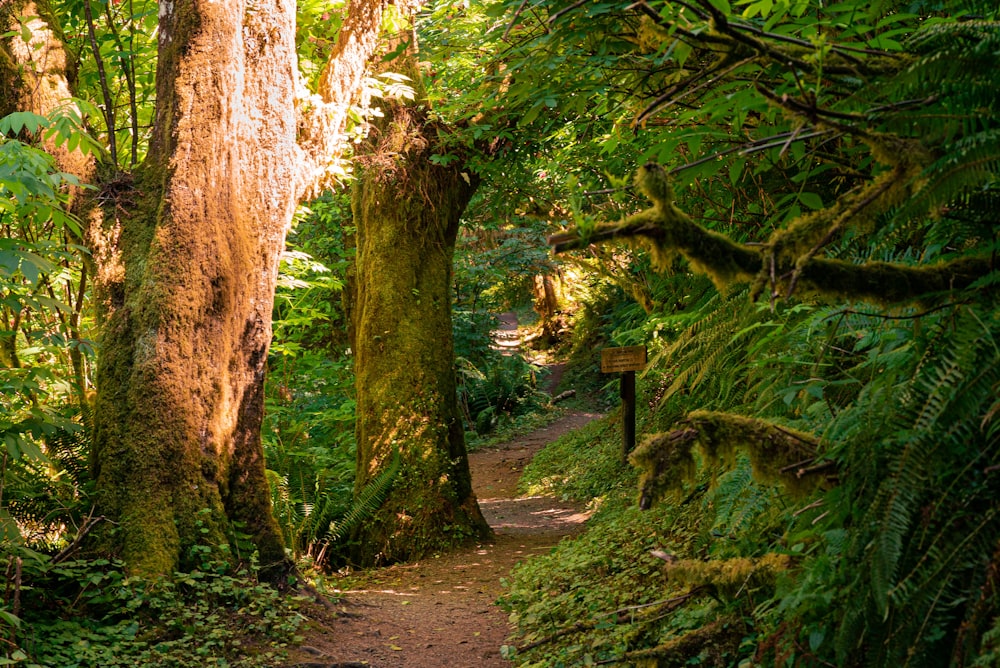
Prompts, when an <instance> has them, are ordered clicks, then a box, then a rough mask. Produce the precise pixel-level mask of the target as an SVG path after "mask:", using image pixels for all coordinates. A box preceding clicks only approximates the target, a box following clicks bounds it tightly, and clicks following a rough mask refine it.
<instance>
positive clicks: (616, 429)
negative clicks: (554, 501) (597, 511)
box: [518, 415, 636, 502]
mask: <svg viewBox="0 0 1000 668" xmlns="http://www.w3.org/2000/svg"><path fill="white" fill-rule="evenodd" d="M635 481H636V478H635V472H634V471H633V470H632V469H631V468H630V467H629V466H627V465H626V464H625V462H624V459H623V457H622V444H621V419H620V416H619V415H613V416H611V417H607V418H603V419H601V420H595V421H593V422H591V423H590V424H588V425H587V426H585V427H583V428H582V429H579V430H577V431H574V432H572V433H569V434H566V435H565V436H562V437H560V438H559V439H557V440H556V441H555V442H553V443H550V444H549V445H548V446H546V447H545V449H544V450H542V451H541V452H539V453H538V454H537V455H535V457H534V458H532V460H531V463H529V464H528V465H527V466H526V467H525V469H524V473H523V474H522V475H521V480H520V482H519V483H518V484H519V488H520V490H521V491H522V492H524V493H526V494H531V495H535V494H549V495H552V496H556V497H559V498H562V499H572V500H574V501H582V502H589V501H591V500H592V499H598V498H603V497H605V496H606V495H608V494H611V493H613V492H616V493H617V494H621V493H622V492H623V491H627V493H629V494H631V493H632V490H634V489H635Z"/></svg>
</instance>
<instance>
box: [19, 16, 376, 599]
mask: <svg viewBox="0 0 1000 668" xmlns="http://www.w3.org/2000/svg"><path fill="white" fill-rule="evenodd" d="M387 4H388V3H387V2H386V0H357V1H356V2H354V3H352V5H351V7H350V10H349V14H348V15H347V16H346V17H345V20H344V28H343V30H342V31H341V36H340V40H339V42H338V45H337V48H336V49H335V51H334V54H333V55H332V56H331V61H330V63H328V70H327V73H326V74H325V76H324V84H323V86H322V87H321V90H320V91H319V93H318V94H315V95H310V96H307V97H304V98H303V97H300V96H299V95H298V93H299V90H298V89H297V82H298V72H297V65H296V55H295V40H294V38H295V5H294V3H293V2H291V1H290V0H269V1H268V2H266V3H265V4H264V5H261V4H260V3H259V2H256V0H244V1H237V2H231V3H218V2H213V1H211V0H179V1H178V2H162V3H160V14H159V32H158V35H159V54H158V63H157V107H156V117H155V128H154V132H153V139H152V142H151V145H150V147H149V151H148V154H147V156H148V157H147V159H146V161H145V162H144V164H143V165H142V166H141V167H140V168H139V169H138V170H137V171H136V173H135V174H124V173H122V172H121V171H120V170H119V169H118V167H117V166H116V165H107V166H106V168H105V169H104V170H102V177H100V181H101V182H100V183H99V186H100V188H101V194H102V197H101V199H102V201H104V202H105V203H106V204H107V205H106V207H105V211H104V213H105V216H104V217H103V219H101V218H100V217H94V218H93V219H92V220H90V221H88V222H90V224H91V225H92V226H93V227H92V229H91V230H90V234H89V237H90V239H91V240H92V242H93V243H92V245H93V246H94V248H93V249H92V250H93V254H94V257H95V259H96V260H97V262H98V271H97V275H96V287H95V293H96V296H97V300H98V304H99V306H98V311H99V317H100V321H101V328H102V337H101V342H100V343H101V352H100V359H99V368H98V374H97V385H98V394H97V400H96V406H95V428H94V435H93V441H94V448H93V464H94V470H95V476H96V481H97V485H96V486H97V501H98V505H99V509H100V512H101V513H102V514H104V515H106V516H108V517H109V518H110V519H112V520H113V521H114V523H115V525H116V527H117V528H116V529H115V530H114V531H108V532H105V533H104V534H103V535H102V536H101V537H100V539H99V543H98V546H99V547H100V548H101V549H103V550H107V551H109V552H112V553H116V554H119V555H121V556H122V557H123V558H124V560H125V562H126V564H127V566H128V568H129V570H130V571H131V572H133V573H140V574H145V575H169V574H170V573H172V572H173V571H174V570H175V569H177V568H178V567H184V566H186V565H187V564H189V563H191V560H192V559H193V558H194V557H195V556H196V552H197V550H192V548H197V547H199V546H209V547H212V546H219V545H222V544H225V543H227V542H228V537H230V536H231V535H232V533H233V530H234V528H235V529H239V530H240V531H242V532H246V533H249V534H250V535H251V536H252V537H253V541H254V543H255V545H256V547H257V550H258V553H259V557H260V563H261V566H262V567H263V569H264V572H263V575H264V577H266V578H268V579H271V580H272V581H276V582H281V581H282V580H283V578H284V576H285V575H286V574H287V573H288V571H289V569H290V563H289V562H288V560H287V558H286V556H285V552H284V543H283V540H282V538H281V534H280V532H279V529H278V526H277V524H276V523H275V521H274V520H273V518H272V514H271V510H270V495H269V490H268V486H267V483H266V480H265V477H264V462H263V454H262V447H261V442H260V423H261V418H262V414H263V383H264V372H265V363H266V357H267V349H268V345H269V342H270V335H271V324H270V323H271V309H272V303H273V297H274V288H275V282H276V277H277V268H278V259H279V256H280V254H281V252H282V250H283V247H284V239H285V233H286V231H287V229H288V226H289V224H290V222H291V220H292V215H293V213H294V210H295V206H296V204H297V203H298V202H299V201H300V200H301V199H302V198H303V197H304V196H306V195H307V194H309V193H312V192H317V191H318V190H320V189H322V188H324V187H328V186H329V185H330V184H331V183H332V181H331V175H332V173H334V170H331V169H330V167H331V165H333V164H334V163H336V161H337V160H339V159H340V155H341V153H342V150H343V134H344V125H345V123H346V119H347V115H348V114H347V112H348V109H349V106H350V105H351V103H352V102H354V99H353V98H355V97H356V96H357V93H358V91H359V89H360V87H361V84H362V76H363V74H364V70H365V64H366V62H367V60H368V58H369V56H370V55H371V53H372V51H373V50H374V48H375V47H376V45H377V36H378V30H379V27H380V23H381V16H382V12H383V11H384V10H385V8H386V5H387ZM43 9H44V7H43ZM0 10H2V14H3V15H2V16H0V18H3V19H5V23H6V22H7V21H9V20H11V19H12V17H15V16H16V15H17V12H20V14H21V15H22V16H29V15H34V14H36V13H41V14H44V16H45V17H46V18H45V19H39V22H40V23H41V24H42V25H43V26H44V24H46V22H47V23H49V24H52V23H53V20H52V17H51V16H49V14H48V13H47V10H45V11H38V10H37V9H36V8H35V5H34V4H33V3H32V2H30V1H29V2H23V1H22V2H19V3H18V4H17V6H16V7H15V6H14V5H13V4H7V5H6V6H4V7H0ZM32 25H34V23H32ZM39 34H41V32H39ZM39 39H40V40H42V41H45V43H46V46H45V49H46V50H41V49H27V50H25V58H24V59H22V61H18V60H17V59H16V57H12V56H11V52H10V50H9V49H2V50H0V74H3V79H4V83H5V84H8V89H9V90H10V91H13V93H14V95H11V96H9V97H10V99H11V100H13V101H14V102H13V104H9V100H8V99H7V97H8V96H5V97H4V100H3V101H4V108H5V109H6V110H7V111H11V110H14V109H20V108H32V109H33V110H35V109H34V107H35V106H37V105H36V104H35V103H34V102H32V100H34V99H35V98H32V97H31V95H32V93H33V92H37V91H42V92H45V93H52V95H50V96H49V97H52V96H53V95H54V96H55V98H59V99H62V98H65V97H66V96H67V95H68V94H69V88H68V87H65V86H64V89H63V88H58V89H57V87H56V86H54V85H52V84H51V82H53V81H54V82H56V83H60V82H61V83H62V84H65V81H66V77H65V69H66V63H65V58H63V59H62V60H60V61H56V60H54V59H52V58H47V59H46V60H45V62H44V63H37V62H34V61H32V54H36V55H37V54H41V53H52V54H55V55H59V54H60V53H61V51H59V49H55V48H53V49H52V50H51V51H48V50H47V49H49V47H50V46H53V47H54V46H56V45H57V44H56V43H57V42H58V36H57V35H56V34H55V33H54V32H52V31H49V32H48V33H46V34H45V35H44V36H42V37H39ZM12 41H13V40H12ZM59 46H61V45H59ZM16 55H17V54H16V53H15V54H14V56H16ZM35 60H37V58H36V59H35ZM15 96H16V99H15ZM36 97H37V95H36ZM46 99H47V98H46ZM57 101H58V100H57ZM39 113H45V112H44V110H42V111H39ZM242 556H246V555H242Z"/></svg>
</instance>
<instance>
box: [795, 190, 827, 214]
mask: <svg viewBox="0 0 1000 668" xmlns="http://www.w3.org/2000/svg"><path fill="white" fill-rule="evenodd" d="M799 201H800V202H802V204H803V205H804V206H806V207H808V208H810V209H812V210H813V211H816V210H818V209H822V208H823V198H822V197H820V196H819V195H817V194H816V193H799Z"/></svg>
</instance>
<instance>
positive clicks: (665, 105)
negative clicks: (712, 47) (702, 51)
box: [633, 55, 757, 125]
mask: <svg viewBox="0 0 1000 668" xmlns="http://www.w3.org/2000/svg"><path fill="white" fill-rule="evenodd" d="M756 57H757V56H756V55H754V56H750V57H749V58H744V59H743V60H739V61H737V62H735V63H733V64H732V65H730V66H729V67H727V68H726V69H724V70H722V71H721V72H719V73H718V74H715V72H714V71H713V72H703V73H702V75H701V76H704V75H705V74H714V76H713V77H711V78H710V79H708V80H707V81H704V82H702V83H700V84H698V85H697V86H695V87H694V88H689V89H687V90H686V91H684V92H683V93H681V94H680V95H677V96H676V97H666V96H667V95H669V94H670V93H672V92H673V91H670V93H665V94H664V95H661V96H660V97H658V98H657V99H656V100H654V101H653V103H652V104H650V105H649V106H648V107H646V109H645V110H643V112H642V113H641V114H639V115H638V116H637V117H636V119H635V121H634V123H633V124H634V125H639V124H641V123H642V122H643V121H645V120H646V119H647V118H649V117H650V116H652V115H653V114H654V113H657V112H661V111H663V110H665V109H669V108H670V107H672V106H673V105H675V104H677V103H678V102H679V101H681V100H682V99H684V98H685V97H687V96H688V95H692V94H693V93H697V92H698V91H700V90H701V89H703V88H705V87H706V86H711V85H712V84H714V83H715V82H716V81H718V80H719V79H721V78H722V77H724V76H725V75H727V74H729V73H730V72H732V71H733V70H735V69H738V68H740V67H743V66H744V65H746V64H748V63H751V62H753V61H754V59H755V58H756ZM699 78H700V77H699ZM696 80H697V78H696V79H694V80H692V81H691V83H694V81H696ZM664 98H666V99H664Z"/></svg>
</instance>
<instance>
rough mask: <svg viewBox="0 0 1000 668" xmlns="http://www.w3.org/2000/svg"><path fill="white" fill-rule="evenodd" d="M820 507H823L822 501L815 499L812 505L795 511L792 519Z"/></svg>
mask: <svg viewBox="0 0 1000 668" xmlns="http://www.w3.org/2000/svg"><path fill="white" fill-rule="evenodd" d="M822 505H823V499H816V500H815V501H813V502H812V503H810V504H809V505H808V506H803V507H802V508H799V509H798V510H796V511H795V512H794V513H792V517H798V516H799V515H801V514H802V513H804V512H806V511H809V510H812V509H813V508H819V507H820V506H822Z"/></svg>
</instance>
